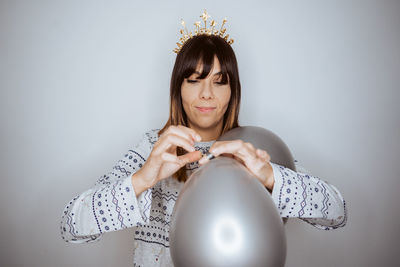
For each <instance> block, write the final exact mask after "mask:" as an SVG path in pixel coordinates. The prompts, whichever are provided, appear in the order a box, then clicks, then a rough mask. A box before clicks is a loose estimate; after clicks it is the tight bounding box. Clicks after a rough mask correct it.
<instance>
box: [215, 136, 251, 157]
mask: <svg viewBox="0 0 400 267" xmlns="http://www.w3.org/2000/svg"><path fill="white" fill-rule="evenodd" d="M243 144H244V142H243V141H242V140H240V139H237V140H232V141H216V142H214V144H213V145H212V146H211V147H210V149H209V152H210V153H212V154H213V155H214V156H215V157H217V156H219V155H221V154H222V153H230V154H234V153H236V152H237V151H238V150H239V149H240V148H241V147H242V146H243Z"/></svg>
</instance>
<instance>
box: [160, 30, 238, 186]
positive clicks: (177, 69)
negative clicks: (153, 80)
mask: <svg viewBox="0 0 400 267" xmlns="http://www.w3.org/2000/svg"><path fill="white" fill-rule="evenodd" d="M215 55H216V56H217V58H218V61H219V62H220V65H221V72H222V80H221V82H222V83H227V82H228V80H229V85H230V87H231V98H230V100H229V105H228V108H227V110H226V112H225V114H224V119H223V125H222V131H221V133H220V134H221V135H222V134H223V133H225V132H227V131H229V130H230V129H232V128H236V127H238V126H239V123H238V117H239V107H240V81H239V70H238V65H237V61H236V56H235V53H234V51H233V49H232V47H231V45H230V44H228V43H227V41H225V40H224V39H223V38H222V37H220V36H216V35H207V34H200V35H197V36H194V37H192V38H191V39H189V40H188V41H186V43H185V44H184V45H183V46H182V48H181V50H180V51H179V53H178V55H177V57H176V60H175V65H174V69H173V71H172V77H171V84H170V110H169V111H170V113H169V119H168V121H167V123H166V124H165V125H164V127H163V128H162V129H161V130H160V131H159V132H158V136H160V135H161V134H162V133H163V132H164V131H165V130H166V129H168V127H169V126H171V125H183V126H186V127H189V126H188V122H187V117H186V113H185V111H184V109H183V105H182V97H181V86H182V83H183V81H184V79H185V78H188V77H189V76H190V75H192V74H193V73H194V72H195V71H196V67H197V65H198V63H199V62H201V63H202V65H203V70H202V73H201V75H200V76H199V77H198V79H204V78H205V77H207V76H208V74H209V72H210V70H211V69H212V67H213V62H214V56H215ZM228 77H229V79H228ZM185 153H186V151H185V150H184V149H183V148H181V147H177V155H178V156H180V155H184V154H185ZM173 177H174V178H175V179H177V180H178V181H180V182H182V181H183V182H185V181H186V179H187V178H188V177H187V175H186V166H183V167H182V168H180V169H179V170H178V171H177V172H176V173H174V174H173Z"/></svg>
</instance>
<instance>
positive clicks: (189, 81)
mask: <svg viewBox="0 0 400 267" xmlns="http://www.w3.org/2000/svg"><path fill="white" fill-rule="evenodd" d="M187 82H188V83H197V82H198V81H197V80H187ZM215 83H216V84H221V85H222V84H224V83H223V82H215Z"/></svg>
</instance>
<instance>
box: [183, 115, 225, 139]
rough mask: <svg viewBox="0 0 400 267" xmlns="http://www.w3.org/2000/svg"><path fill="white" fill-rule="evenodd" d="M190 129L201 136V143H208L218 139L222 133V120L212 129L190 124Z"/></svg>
mask: <svg viewBox="0 0 400 267" xmlns="http://www.w3.org/2000/svg"><path fill="white" fill-rule="evenodd" d="M189 127H190V128H192V129H193V130H195V131H196V132H197V133H198V134H199V135H200V136H201V142H208V141H213V140H216V139H218V137H219V136H220V135H221V132H222V120H221V121H220V122H219V123H218V124H217V125H216V126H212V127H210V128H202V127H199V126H198V125H195V124H192V123H190V122H189Z"/></svg>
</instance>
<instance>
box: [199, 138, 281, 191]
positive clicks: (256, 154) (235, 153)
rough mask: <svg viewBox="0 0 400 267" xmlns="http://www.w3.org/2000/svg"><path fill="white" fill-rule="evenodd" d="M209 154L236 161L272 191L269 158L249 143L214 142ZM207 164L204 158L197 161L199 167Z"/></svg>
mask: <svg viewBox="0 0 400 267" xmlns="http://www.w3.org/2000/svg"><path fill="white" fill-rule="evenodd" d="M209 152H210V153H211V154H213V155H214V156H215V157H218V156H219V155H221V156H228V157H232V158H234V159H236V160H238V161H239V162H240V163H242V164H243V165H244V166H246V167H247V169H248V170H249V171H250V172H251V173H252V174H253V175H254V176H255V177H256V178H257V179H258V180H260V182H261V183H262V184H263V185H265V186H266V187H267V188H268V190H270V191H272V188H273V187H274V183H275V179H274V173H273V169H272V166H271V164H270V159H271V157H270V156H269V154H268V153H267V152H266V151H265V150H262V149H259V148H255V147H254V146H253V145H252V144H251V143H249V142H244V141H243V140H240V139H238V140H232V141H216V142H215V143H214V144H213V145H212V146H211V147H210V149H209ZM207 162H208V159H207V158H206V156H203V157H202V158H201V159H200V160H199V164H200V165H204V164H205V163H207Z"/></svg>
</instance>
